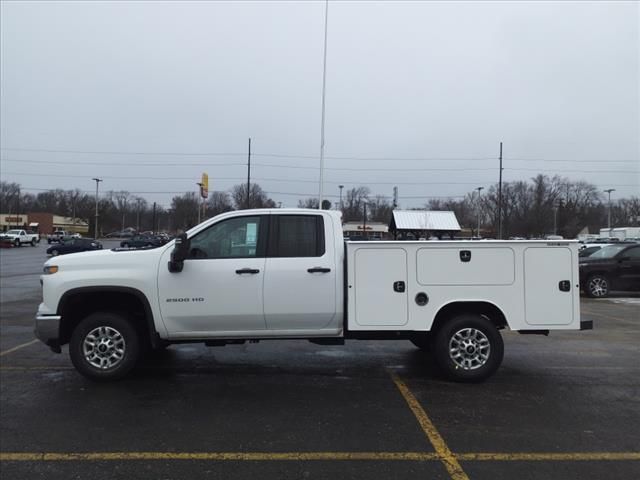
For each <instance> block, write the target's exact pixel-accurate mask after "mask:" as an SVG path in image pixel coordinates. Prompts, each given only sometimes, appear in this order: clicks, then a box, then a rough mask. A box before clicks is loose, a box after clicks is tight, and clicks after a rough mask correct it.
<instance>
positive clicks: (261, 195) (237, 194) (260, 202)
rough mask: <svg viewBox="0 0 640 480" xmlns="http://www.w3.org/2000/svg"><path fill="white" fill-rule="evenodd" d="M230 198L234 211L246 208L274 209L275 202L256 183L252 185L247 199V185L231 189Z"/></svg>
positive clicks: (242, 184)
mask: <svg viewBox="0 0 640 480" xmlns="http://www.w3.org/2000/svg"><path fill="white" fill-rule="evenodd" d="M231 198H232V199H233V205H234V207H235V208H236V210H245V209H247V208H275V207H276V202H274V201H273V200H272V199H270V198H269V197H268V196H267V194H266V193H265V192H264V190H262V187H260V185H258V184H257V183H252V184H251V187H250V189H249V196H248V198H247V185H246V184H244V183H241V184H239V185H235V186H234V187H233V188H232V189H231Z"/></svg>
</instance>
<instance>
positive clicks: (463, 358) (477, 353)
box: [449, 328, 491, 370]
mask: <svg viewBox="0 0 640 480" xmlns="http://www.w3.org/2000/svg"><path fill="white" fill-rule="evenodd" d="M490 354H491V343H490V342H489V339H488V338H487V336H486V335H485V334H484V333H483V332H482V331H481V330H478V329H477V328H463V329H462V330H458V331H457V332H456V333H454V334H453V336H452V337H451V340H449V357H450V358H451V360H452V361H453V363H454V364H455V365H456V367H457V368H461V369H463V370H476V369H478V368H480V367H482V366H483V365H484V364H486V363H487V361H488V360H489V355H490Z"/></svg>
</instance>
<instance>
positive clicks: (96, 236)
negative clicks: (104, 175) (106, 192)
mask: <svg viewBox="0 0 640 480" xmlns="http://www.w3.org/2000/svg"><path fill="white" fill-rule="evenodd" d="M93 181H94V182H96V231H95V233H94V236H95V238H96V240H97V239H98V185H99V184H100V182H102V179H101V178H94V179H93Z"/></svg>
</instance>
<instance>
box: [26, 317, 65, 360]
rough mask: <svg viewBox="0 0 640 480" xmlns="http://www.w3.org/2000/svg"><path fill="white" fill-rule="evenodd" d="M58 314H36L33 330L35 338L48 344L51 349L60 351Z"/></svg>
mask: <svg viewBox="0 0 640 480" xmlns="http://www.w3.org/2000/svg"><path fill="white" fill-rule="evenodd" d="M61 320H62V317H61V316H60V315H36V321H35V324H36V325H35V329H34V332H33V333H35V335H36V338H38V339H39V340H41V341H42V342H44V344H45V345H47V346H49V348H51V350H53V351H54V352H56V353H60V352H61V351H62V350H61V348H60V321H61Z"/></svg>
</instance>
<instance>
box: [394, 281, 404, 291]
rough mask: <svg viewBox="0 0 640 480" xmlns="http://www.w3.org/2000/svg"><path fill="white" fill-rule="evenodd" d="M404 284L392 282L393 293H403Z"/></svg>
mask: <svg viewBox="0 0 640 480" xmlns="http://www.w3.org/2000/svg"><path fill="white" fill-rule="evenodd" d="M404 290H405V284H404V282H393V291H394V292H398V293H404Z"/></svg>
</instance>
